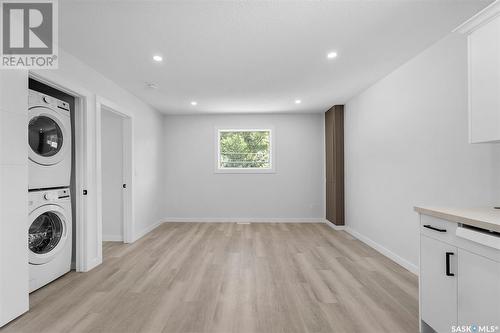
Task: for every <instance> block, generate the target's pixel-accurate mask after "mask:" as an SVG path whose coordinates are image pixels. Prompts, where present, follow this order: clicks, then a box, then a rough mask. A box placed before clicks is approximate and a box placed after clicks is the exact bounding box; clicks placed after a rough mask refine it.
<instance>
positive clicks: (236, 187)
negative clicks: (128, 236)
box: [163, 114, 324, 221]
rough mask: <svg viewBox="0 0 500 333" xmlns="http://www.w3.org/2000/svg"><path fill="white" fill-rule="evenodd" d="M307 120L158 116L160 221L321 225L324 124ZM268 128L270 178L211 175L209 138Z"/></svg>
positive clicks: (212, 150) (294, 117)
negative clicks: (226, 131) (224, 131)
mask: <svg viewBox="0 0 500 333" xmlns="http://www.w3.org/2000/svg"><path fill="white" fill-rule="evenodd" d="M323 117H324V115H323V114H313V115H291V114H286V115H195V116H166V117H165V122H164V135H165V137H164V145H163V149H164V150H163V153H164V155H165V173H166V182H165V189H166V196H165V198H164V202H163V205H164V206H165V209H166V215H165V217H166V218H167V220H169V219H170V220H193V219H196V220H207V221H209V220H210V219H214V220H225V219H232V220H235V219H248V218H251V219H252V220H273V219H278V220H279V219H284V220H290V221H294V220H301V219H303V220H309V221H313V220H315V219H316V220H318V219H323V218H324V202H323V201H324V130H323V126H324V124H323V123H324V122H323ZM217 126H221V127H226V128H228V127H230V128H240V127H243V128H245V127H246V128H248V127H255V128H259V127H264V128H268V127H274V133H273V135H274V139H275V151H274V153H275V157H276V160H275V161H276V173H274V174H216V173H214V171H215V158H216V153H215V149H216V148H215V147H216V146H215V142H216V140H215V130H216V127H217Z"/></svg>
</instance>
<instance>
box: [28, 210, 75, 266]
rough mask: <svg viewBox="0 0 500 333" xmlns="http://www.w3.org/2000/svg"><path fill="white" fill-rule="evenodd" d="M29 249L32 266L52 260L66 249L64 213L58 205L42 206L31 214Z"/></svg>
mask: <svg viewBox="0 0 500 333" xmlns="http://www.w3.org/2000/svg"><path fill="white" fill-rule="evenodd" d="M30 217H31V218H30V221H31V224H30V225H29V229H28V248H29V250H30V251H29V262H30V264H35V265H40V264H45V263H47V262H49V261H50V260H52V259H53V258H54V257H55V256H56V254H57V253H58V252H59V251H60V250H61V249H62V248H63V247H64V244H65V242H66V237H67V227H66V219H65V216H64V211H63V209H62V208H61V207H60V206H57V205H46V206H42V207H40V208H38V209H36V210H35V211H33V212H32V213H31V214H30Z"/></svg>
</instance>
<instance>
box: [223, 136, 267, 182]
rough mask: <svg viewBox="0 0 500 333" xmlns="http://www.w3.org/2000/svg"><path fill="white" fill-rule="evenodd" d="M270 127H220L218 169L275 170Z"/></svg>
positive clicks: (225, 170)
mask: <svg viewBox="0 0 500 333" xmlns="http://www.w3.org/2000/svg"><path fill="white" fill-rule="evenodd" d="M271 134H272V133H271V130H270V129H219V130H218V131H217V169H216V170H217V171H218V172H232V173H247V172H249V173H252V172H257V173H258V172H274V166H273V156H272V151H273V150H272V145H273V141H272V136H271Z"/></svg>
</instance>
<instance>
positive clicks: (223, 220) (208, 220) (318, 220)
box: [163, 217, 325, 223]
mask: <svg viewBox="0 0 500 333" xmlns="http://www.w3.org/2000/svg"><path fill="white" fill-rule="evenodd" d="M324 221H325V219H323V218H274V217H273V218H241V217H236V218H226V217H223V218H211V217H209V218H207V217H203V218H200V217H193V218H187V217H167V218H164V219H163V222H165V223H170V222H182V223H190V222H193V223H200V222H205V223H323V222H324Z"/></svg>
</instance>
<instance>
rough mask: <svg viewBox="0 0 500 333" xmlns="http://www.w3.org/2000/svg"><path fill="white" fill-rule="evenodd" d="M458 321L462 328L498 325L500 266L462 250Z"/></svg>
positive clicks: (459, 264)
mask: <svg viewBox="0 0 500 333" xmlns="http://www.w3.org/2000/svg"><path fill="white" fill-rule="evenodd" d="M457 275H458V279H457V280H458V318H459V324H460V325H471V324H480V325H488V326H489V325H498V323H499V321H500V278H499V277H500V263H498V262H495V261H493V260H490V259H488V258H485V257H483V256H480V255H477V254H474V253H471V252H468V251H465V250H462V249H459V250H458V274H457Z"/></svg>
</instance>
